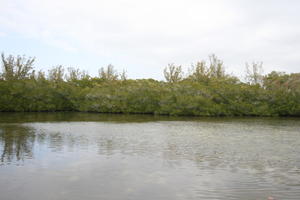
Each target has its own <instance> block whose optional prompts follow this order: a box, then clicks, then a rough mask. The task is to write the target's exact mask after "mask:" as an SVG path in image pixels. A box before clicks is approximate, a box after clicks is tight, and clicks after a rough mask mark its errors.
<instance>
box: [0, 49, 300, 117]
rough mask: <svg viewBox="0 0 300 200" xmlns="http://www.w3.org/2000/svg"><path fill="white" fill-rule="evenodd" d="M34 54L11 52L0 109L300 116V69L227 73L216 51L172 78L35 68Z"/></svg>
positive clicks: (170, 72) (0, 86) (172, 69)
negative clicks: (240, 75) (242, 77)
mask: <svg viewBox="0 0 300 200" xmlns="http://www.w3.org/2000/svg"><path fill="white" fill-rule="evenodd" d="M33 62H34V59H32V58H29V59H26V58H25V57H20V56H17V57H13V56H8V57H5V56H4V54H2V73H1V74H0V111H2V112H5V111H85V112H101V113H148V114H164V115H192V116H300V73H294V74H285V73H279V72H272V73H270V74H267V75H265V76H263V75H262V74H261V73H259V71H260V67H261V65H260V64H257V63H253V64H252V65H247V80H248V82H247V83H244V82H241V81H240V80H239V79H238V78H236V77H233V76H231V75H228V74H226V73H225V69H224V66H223V63H222V61H220V60H218V59H217V58H216V56H214V55H212V56H211V57H210V60H209V63H208V64H206V63H205V62H204V61H202V62H198V63H196V64H195V65H194V66H192V68H191V69H190V72H189V74H188V75H186V76H184V73H183V72H182V69H181V66H175V65H174V64H170V65H169V66H168V67H167V68H165V70H164V75H165V77H166V80H167V81H166V82H164V81H157V80H153V79H138V80H131V79H127V77H126V74H125V73H124V72H123V73H122V74H118V73H117V72H116V71H115V70H114V68H113V66H111V65H109V66H108V67H107V68H101V69H100V70H99V77H90V76H89V75H88V74H87V73H86V72H84V71H79V70H77V69H73V68H68V70H67V73H65V69H64V68H63V67H62V66H57V67H54V68H53V69H51V70H49V72H48V74H47V76H46V74H45V73H44V72H41V71H40V72H35V71H34V70H33V67H32V65H33Z"/></svg>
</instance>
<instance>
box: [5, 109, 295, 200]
mask: <svg viewBox="0 0 300 200" xmlns="http://www.w3.org/2000/svg"><path fill="white" fill-rule="evenodd" d="M0 156H1V160H0V199H1V200H40V199H43V200H64V199H66V200H67V199H72V200H102V199H103V200H127V199H128V200H169V199H170V200H177V199H178V200H179V199H180V200H181V199H203V200H209V199H214V200H219V199H221V200H223V199H224V200H266V199H268V198H270V197H272V198H274V199H276V200H299V199H300V119H299V118H298V119H297V118H196V117H167V116H150V115H109V114H96V113H1V114H0Z"/></svg>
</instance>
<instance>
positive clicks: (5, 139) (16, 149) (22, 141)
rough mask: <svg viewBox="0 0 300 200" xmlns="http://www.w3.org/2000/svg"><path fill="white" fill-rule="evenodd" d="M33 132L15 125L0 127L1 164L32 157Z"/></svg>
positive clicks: (30, 129) (28, 128)
mask: <svg viewBox="0 0 300 200" xmlns="http://www.w3.org/2000/svg"><path fill="white" fill-rule="evenodd" d="M34 142H35V132H34V131H33V130H32V128H30V127H25V126H22V125H17V124H4V125H1V126H0V147H1V148H2V149H1V151H2V152H1V163H10V162H13V161H20V160H24V159H27V158H32V157H33V146H34Z"/></svg>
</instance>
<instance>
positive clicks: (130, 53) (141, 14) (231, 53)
mask: <svg viewBox="0 0 300 200" xmlns="http://www.w3.org/2000/svg"><path fill="white" fill-rule="evenodd" d="M0 4H1V7H0V52H4V53H5V54H7V55H8V54H12V55H26V56H28V57H29V56H31V57H36V62H35V68H36V69H42V70H44V71H47V70H49V69H50V68H51V67H53V66H56V65H63V66H65V67H78V68H80V69H84V70H87V71H88V72H89V73H90V74H91V75H93V76H95V75H96V74H97V72H98V69H99V68H100V67H105V66H107V65H108V64H112V65H114V66H115V68H116V69H117V70H118V71H120V72H121V71H122V70H123V69H125V70H126V71H127V74H128V77H129V78H155V79H158V80H162V79H163V69H164V67H165V66H167V64H168V63H175V64H176V65H182V66H183V69H184V70H185V71H187V69H188V68H189V67H190V66H191V64H192V63H196V62H197V61H202V60H208V56H209V55H211V54H216V55H217V56H218V58H220V59H221V60H223V61H224V64H225V66H226V71H227V72H228V73H232V74H234V75H237V76H242V74H243V73H244V72H245V63H246V62H248V63H252V62H263V66H264V72H265V73H268V72H270V71H272V70H276V71H285V72H288V73H292V72H300V25H299V21H300V12H299V11H300V1H299V0H288V1H287V0H151V1H150V0H147V1H146V0H0Z"/></svg>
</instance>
